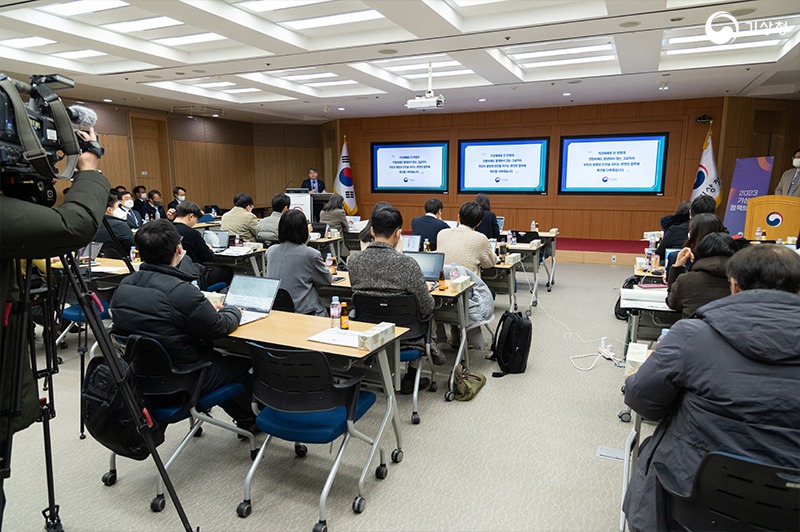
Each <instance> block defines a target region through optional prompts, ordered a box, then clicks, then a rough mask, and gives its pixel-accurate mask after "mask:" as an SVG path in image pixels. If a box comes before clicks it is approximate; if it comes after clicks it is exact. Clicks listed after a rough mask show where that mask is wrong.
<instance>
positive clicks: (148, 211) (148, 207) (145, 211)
mask: <svg viewBox="0 0 800 532" xmlns="http://www.w3.org/2000/svg"><path fill="white" fill-rule="evenodd" d="M140 214H141V215H142V219H144V217H145V216H149V217H150V219H151V220H155V219H156V207H153V204H152V203H150V202H149V201H148V202H146V203H145V204H144V207H142V210H141V211H140ZM158 214H159V216H158V218H164V219H165V220H166V219H167V212H166V211H165V210H164V207H162V206H161V205H159V206H158Z"/></svg>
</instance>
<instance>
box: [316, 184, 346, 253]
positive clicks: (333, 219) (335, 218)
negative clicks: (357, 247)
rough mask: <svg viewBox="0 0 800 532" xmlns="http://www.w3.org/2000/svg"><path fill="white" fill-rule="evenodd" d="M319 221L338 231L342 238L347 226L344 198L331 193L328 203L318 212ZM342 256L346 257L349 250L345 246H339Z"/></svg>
mask: <svg viewBox="0 0 800 532" xmlns="http://www.w3.org/2000/svg"><path fill="white" fill-rule="evenodd" d="M319 222H320V223H321V224H326V225H327V226H328V227H330V228H331V229H335V230H337V231H339V235H340V236H341V237H342V238H344V235H345V234H347V231H348V230H349V229H348V226H349V225H350V224H349V223H348V221H347V213H345V212H344V198H343V197H342V196H340V195H339V194H331V197H330V199H329V200H328V203H326V204H325V206H324V207H323V208H322V211H320V213H319ZM340 247H341V253H342V257H347V256H348V255H349V254H350V250H349V249H347V246H340Z"/></svg>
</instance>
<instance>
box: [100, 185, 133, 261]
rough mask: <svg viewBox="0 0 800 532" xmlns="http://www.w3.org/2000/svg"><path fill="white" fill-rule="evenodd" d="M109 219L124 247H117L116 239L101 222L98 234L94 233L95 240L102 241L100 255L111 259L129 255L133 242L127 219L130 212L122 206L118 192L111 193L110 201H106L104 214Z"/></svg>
mask: <svg viewBox="0 0 800 532" xmlns="http://www.w3.org/2000/svg"><path fill="white" fill-rule="evenodd" d="M104 218H105V220H107V221H108V225H109V227H110V228H111V231H112V232H113V233H114V235H115V236H116V237H117V240H119V243H120V245H121V246H122V249H121V250H120V249H117V247H116V245H115V244H114V240H113V239H112V238H111V235H110V234H109V233H108V229H106V225H105V223H102V224H100V228H99V229H98V230H97V234H96V235H94V241H95V242H102V243H103V247H102V248H101V249H100V255H101V256H103V257H106V258H109V259H121V258H122V257H123V256H126V257H127V256H128V253H129V252H130V249H131V248H132V247H133V246H134V244H133V233H132V232H131V228H130V227H128V223H127V222H126V221H125V220H126V219H127V218H128V213H126V212H125V211H124V210H122V209H121V208H120V203H119V198H118V197H117V195H116V194H109V195H108V201H107V202H106V212H105V216H104Z"/></svg>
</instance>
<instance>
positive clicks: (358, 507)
mask: <svg viewBox="0 0 800 532" xmlns="http://www.w3.org/2000/svg"><path fill="white" fill-rule="evenodd" d="M366 505H367V500H366V499H365V498H364V497H362V496H361V495H356V498H355V499H353V511H354V512H355V513H357V514H360V513H361V512H363V511H364V507H365V506H366Z"/></svg>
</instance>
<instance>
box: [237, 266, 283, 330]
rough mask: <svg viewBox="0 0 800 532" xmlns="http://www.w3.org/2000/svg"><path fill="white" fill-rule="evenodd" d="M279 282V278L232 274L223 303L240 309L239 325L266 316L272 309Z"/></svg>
mask: <svg viewBox="0 0 800 532" xmlns="http://www.w3.org/2000/svg"><path fill="white" fill-rule="evenodd" d="M280 284H281V282H280V280H279V279H269V278H267V277H253V276H250V275H234V276H233V280H232V281H231V285H230V287H228V294H227V295H226V296H225V304H226V305H230V306H233V307H239V308H240V309H242V319H241V321H239V325H244V324H246V323H250V322H253V321H256V320H260V319H261V318H266V317H267V316H269V312H270V311H271V310H272V304H273V303H274V302H275V296H276V295H278V288H279V287H280Z"/></svg>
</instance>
